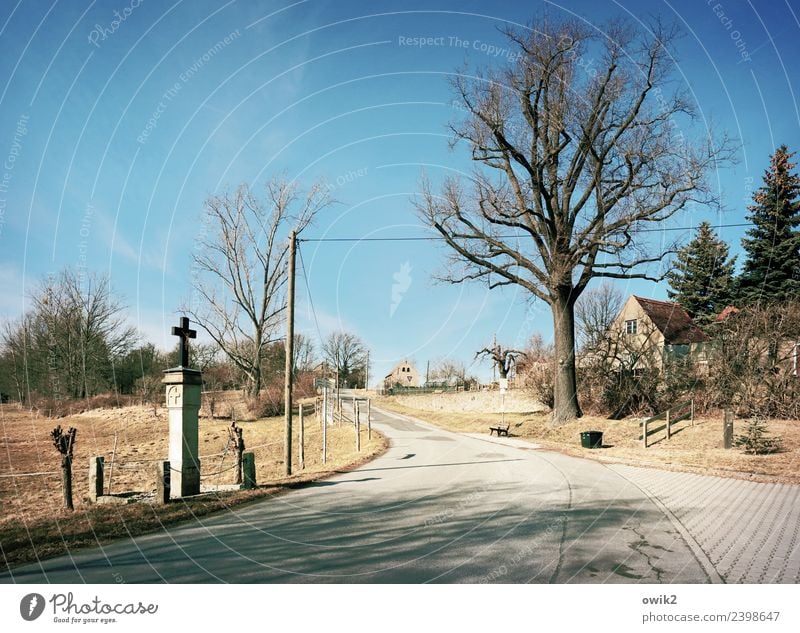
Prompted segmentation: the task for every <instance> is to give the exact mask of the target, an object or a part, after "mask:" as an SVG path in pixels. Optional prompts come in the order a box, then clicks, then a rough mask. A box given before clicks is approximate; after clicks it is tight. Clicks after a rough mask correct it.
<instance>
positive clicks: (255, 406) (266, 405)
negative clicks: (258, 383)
mask: <svg viewBox="0 0 800 633" xmlns="http://www.w3.org/2000/svg"><path fill="white" fill-rule="evenodd" d="M283 395H284V394H283V389H282V388H280V387H279V386H277V385H269V386H267V387H265V388H264V389H262V390H261V393H260V394H258V397H256V398H249V399H248V400H247V412H248V414H249V415H250V416H252V417H253V418H254V419H260V418H273V417H276V416H279V415H283Z"/></svg>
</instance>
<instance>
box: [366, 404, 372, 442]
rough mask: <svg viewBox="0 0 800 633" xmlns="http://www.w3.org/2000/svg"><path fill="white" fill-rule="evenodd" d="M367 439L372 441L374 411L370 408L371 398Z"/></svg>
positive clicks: (368, 409)
mask: <svg viewBox="0 0 800 633" xmlns="http://www.w3.org/2000/svg"><path fill="white" fill-rule="evenodd" d="M367 439H368V440H371V439H372V411H371V408H370V402H369V398H367Z"/></svg>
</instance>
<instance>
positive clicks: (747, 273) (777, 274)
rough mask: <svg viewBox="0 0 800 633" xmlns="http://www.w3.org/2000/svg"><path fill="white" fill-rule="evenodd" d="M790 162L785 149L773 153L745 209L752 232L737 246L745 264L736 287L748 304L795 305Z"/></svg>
mask: <svg viewBox="0 0 800 633" xmlns="http://www.w3.org/2000/svg"><path fill="white" fill-rule="evenodd" d="M792 156H794V154H791V153H789V150H788V149H787V147H786V146H785V145H781V146H780V147H779V148H778V149H777V150H776V151H775V153H774V154H773V155H772V158H771V160H770V166H769V169H767V170H766V171H765V172H764V184H763V185H762V186H761V187H760V188H759V189H758V191H756V192H755V194H753V202H754V203H755V204H753V205H751V206H750V207H748V209H749V210H750V215H749V216H747V219H748V220H750V221H751V222H752V223H753V224H754V226H753V228H751V229H748V231H747V237H746V238H744V239H743V240H742V246H743V247H744V250H745V251H746V253H747V258H746V259H745V262H744V269H743V270H742V274H741V276H740V277H739V280H738V282H739V291H740V296H741V298H742V299H744V300H745V301H747V302H750V303H755V302H761V303H764V302H771V301H787V300H789V301H792V300H797V299H800V231H798V226H800V178H798V176H797V174H795V173H793V172H792V170H793V169H794V167H795V164H794V163H792V162H790V159H791V157H792Z"/></svg>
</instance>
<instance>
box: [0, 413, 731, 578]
mask: <svg viewBox="0 0 800 633" xmlns="http://www.w3.org/2000/svg"><path fill="white" fill-rule="evenodd" d="M373 414H374V422H373V426H374V427H375V428H377V429H379V430H380V431H381V432H383V433H384V434H385V435H387V436H388V437H389V438H390V440H391V447H390V449H389V450H388V451H387V452H386V453H385V454H384V455H382V456H381V457H379V458H377V459H375V460H374V461H372V462H370V463H369V464H366V465H365V466H363V467H362V468H359V469H357V470H354V471H352V472H348V473H344V474H340V475H337V476H335V477H333V478H331V479H329V480H327V481H323V482H319V483H316V484H312V485H309V486H308V487H306V488H304V489H302V490H297V491H293V492H290V493H287V494H283V495H280V496H277V497H275V498H273V499H268V500H265V501H263V502H259V503H255V504H251V505H248V506H245V507H242V508H234V509H232V510H230V511H228V512H225V513H223V514H219V515H215V516H211V517H202V518H198V519H196V520H194V521H192V522H189V523H185V524H182V525H180V526H177V527H173V528H169V529H165V530H163V531H161V532H159V533H155V534H151V535H147V536H141V537H137V538H134V539H127V540H122V541H117V542H115V543H114V544H112V545H108V546H105V547H103V548H99V547H98V548H93V549H86V550H80V551H76V552H75V553H73V554H72V555H69V556H61V557H59V558H54V559H51V560H47V561H43V562H41V563H39V564H34V565H27V566H25V567H20V568H17V569H14V570H13V571H12V572H11V573H8V574H6V575H4V576H2V577H0V582H5V583H8V582H22V583H30V582H35V583H81V582H87V583H120V582H126V583H158V582H170V583H199V582H212V583H219V582H230V583H259V582H278V583H289V582H315V583H318V582H335V583H344V582H359V583H378V582H388V583H426V582H448V583H449V582H469V583H485V582H501V583H524V582H534V583H610V582H623V583H632V582H642V583H676V582H678V583H698V582H711V581H715V580H717V581H718V580H719V577H718V576H715V574H714V570H713V567H710V565H709V563H708V561H707V560H704V558H703V551H702V550H701V549H699V548H698V547H697V546H696V543H693V542H692V539H691V535H689V534H688V533H683V532H682V531H681V530H680V529H678V527H679V526H678V527H676V523H675V517H674V516H673V515H672V513H670V512H668V511H665V509H664V507H663V506H662V505H661V504H660V503H659V502H658V501H657V500H655V501H654V500H653V498H652V495H649V494H647V493H646V492H645V491H643V489H642V487H641V486H639V485H636V483H634V482H633V481H632V478H631V477H630V474H629V473H627V474H626V473H620V472H617V471H615V470H614V469H612V468H609V467H607V466H605V465H602V464H600V463H597V462H594V461H590V460H583V459H577V458H573V457H567V456H564V455H561V454H558V453H551V452H545V451H541V450H536V449H535V448H534V447H531V445H525V444H524V443H522V442H520V441H515V440H513V438H512V439H511V440H508V441H506V440H505V438H503V439H502V440H500V441H497V442H495V441H491V442H490V441H488V437H475V436H465V435H461V434H456V433H450V432H447V431H444V430H442V429H439V428H436V427H433V426H429V425H427V424H424V423H421V422H419V421H416V420H412V419H409V418H404V417H402V416H396V415H394V414H389V413H387V412H383V411H376V410H375V409H374V408H373Z"/></svg>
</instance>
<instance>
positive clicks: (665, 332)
mask: <svg viewBox="0 0 800 633" xmlns="http://www.w3.org/2000/svg"><path fill="white" fill-rule="evenodd" d="M610 333H612V334H613V336H612V337H611V339H612V340H615V341H618V342H619V345H618V349H617V354H618V355H619V356H618V358H619V362H618V363H616V364H617V365H619V364H622V363H623V362H624V361H629V368H630V369H633V370H634V371H635V370H637V369H643V368H644V366H645V365H646V366H648V367H653V366H654V368H657V369H659V370H662V369H663V368H664V363H665V361H666V360H668V359H669V358H682V357H686V356H689V357H690V358H691V359H692V360H693V361H694V363H696V364H697V365H698V367H699V368H701V369H703V368H707V366H708V359H707V356H706V349H705V348H706V343H707V342H708V341H709V338H708V336H706V334H705V333H704V332H703V331H702V330H701V329H700V328H699V327H698V326H697V325H696V324H695V322H694V321H692V318H691V317H690V316H689V314H688V313H687V312H686V310H684V309H683V308H682V307H681V306H680V305H678V304H677V303H672V302H669V301H657V300H655V299H646V298H644V297H637V296H636V295H631V296H630V297H629V298H628V300H627V301H626V302H625V305H624V306H623V307H622V310H621V311H620V313H619V315H618V316H617V318H616V319H615V320H614V322H613V323H612V325H611V328H610ZM622 356H624V357H625V358H624V359H623V358H622ZM645 359H646V360H645Z"/></svg>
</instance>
